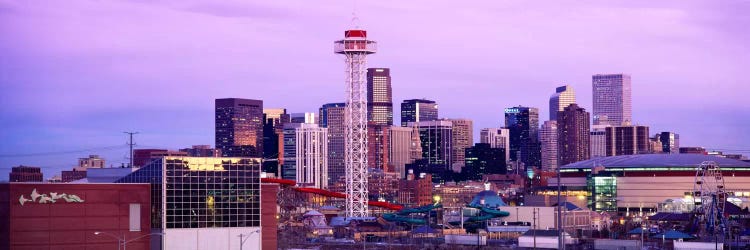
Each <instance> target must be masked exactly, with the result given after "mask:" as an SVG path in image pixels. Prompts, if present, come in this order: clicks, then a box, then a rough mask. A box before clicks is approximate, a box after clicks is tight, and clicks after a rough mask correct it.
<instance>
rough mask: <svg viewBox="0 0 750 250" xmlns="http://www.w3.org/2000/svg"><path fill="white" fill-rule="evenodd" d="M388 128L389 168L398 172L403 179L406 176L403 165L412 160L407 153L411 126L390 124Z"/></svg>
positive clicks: (409, 144)
mask: <svg viewBox="0 0 750 250" xmlns="http://www.w3.org/2000/svg"><path fill="white" fill-rule="evenodd" d="M388 130H389V131H388V162H389V165H390V166H389V169H392V171H393V172H397V173H399V174H400V176H401V179H403V178H404V177H406V175H405V173H406V172H404V166H406V164H409V163H412V162H413V161H412V160H411V158H410V155H409V153H410V152H409V149H410V146H411V133H412V128H409V127H399V126H390V128H389V129H388Z"/></svg>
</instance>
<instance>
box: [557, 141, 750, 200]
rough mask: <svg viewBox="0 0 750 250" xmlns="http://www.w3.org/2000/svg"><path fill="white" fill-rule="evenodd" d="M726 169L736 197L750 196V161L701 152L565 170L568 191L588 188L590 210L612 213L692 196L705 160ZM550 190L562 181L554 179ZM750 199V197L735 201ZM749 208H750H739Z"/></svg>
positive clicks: (606, 160)
mask: <svg viewBox="0 0 750 250" xmlns="http://www.w3.org/2000/svg"><path fill="white" fill-rule="evenodd" d="M706 161H712V162H715V163H716V164H718V166H719V168H720V169H721V171H720V173H721V178H722V180H723V182H724V187H723V188H724V190H725V191H726V192H727V193H729V196H730V197H749V196H750V163H748V162H744V161H739V160H734V159H728V158H721V157H717V156H712V155H699V154H642V155H621V156H611V157H603V158H596V159H590V160H585V161H580V162H576V163H571V164H568V165H564V166H562V167H561V170H560V172H561V183H562V185H563V188H564V190H583V191H586V193H587V200H588V207H589V208H591V209H592V210H595V211H607V212H623V213H627V212H634V211H643V212H653V211H655V210H656V208H657V207H658V205H659V203H663V202H664V201H665V200H667V199H674V198H685V197H688V198H689V197H690V196H691V195H692V194H693V191H694V189H695V188H696V187H695V186H696V172H697V170H698V166H700V164H701V163H702V162H706ZM548 185H549V186H550V187H556V186H557V179H556V178H550V179H549V184H548ZM735 200H747V199H735ZM736 205H739V206H740V207H747V206H748V204H746V203H745V204H736Z"/></svg>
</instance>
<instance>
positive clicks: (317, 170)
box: [295, 123, 328, 188]
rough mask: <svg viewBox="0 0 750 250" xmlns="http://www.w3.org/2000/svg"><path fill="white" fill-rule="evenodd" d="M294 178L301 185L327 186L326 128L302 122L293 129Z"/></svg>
mask: <svg viewBox="0 0 750 250" xmlns="http://www.w3.org/2000/svg"><path fill="white" fill-rule="evenodd" d="M295 133H296V136H295V146H296V152H295V159H296V164H295V167H296V171H297V174H296V180H297V183H299V184H300V185H303V186H313V187H316V188H327V187H328V142H327V141H328V129H327V128H321V127H318V125H317V124H308V123H302V124H299V127H297V128H296V129H295Z"/></svg>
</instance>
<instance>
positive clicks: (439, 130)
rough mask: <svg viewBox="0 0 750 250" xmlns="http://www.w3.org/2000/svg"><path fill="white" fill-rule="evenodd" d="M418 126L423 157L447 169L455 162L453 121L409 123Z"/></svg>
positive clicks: (429, 162) (430, 162)
mask: <svg viewBox="0 0 750 250" xmlns="http://www.w3.org/2000/svg"><path fill="white" fill-rule="evenodd" d="M407 125H408V126H417V128H418V130H419V139H420V144H421V146H422V159H425V160H427V163H428V164H431V165H440V166H442V167H444V169H445V170H448V169H450V168H451V163H452V162H453V158H452V154H453V145H452V144H453V123H452V122H450V121H446V120H440V121H423V122H416V123H412V122H410V123H408V124H407Z"/></svg>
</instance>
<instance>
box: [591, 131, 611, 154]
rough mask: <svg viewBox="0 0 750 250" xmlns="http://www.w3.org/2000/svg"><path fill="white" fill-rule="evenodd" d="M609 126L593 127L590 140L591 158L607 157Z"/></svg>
mask: <svg viewBox="0 0 750 250" xmlns="http://www.w3.org/2000/svg"><path fill="white" fill-rule="evenodd" d="M608 126H609V125H591V132H589V138H590V140H591V144H590V145H589V146H590V148H591V149H590V153H591V158H599V157H605V156H607V134H606V128H607V127H608Z"/></svg>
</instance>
